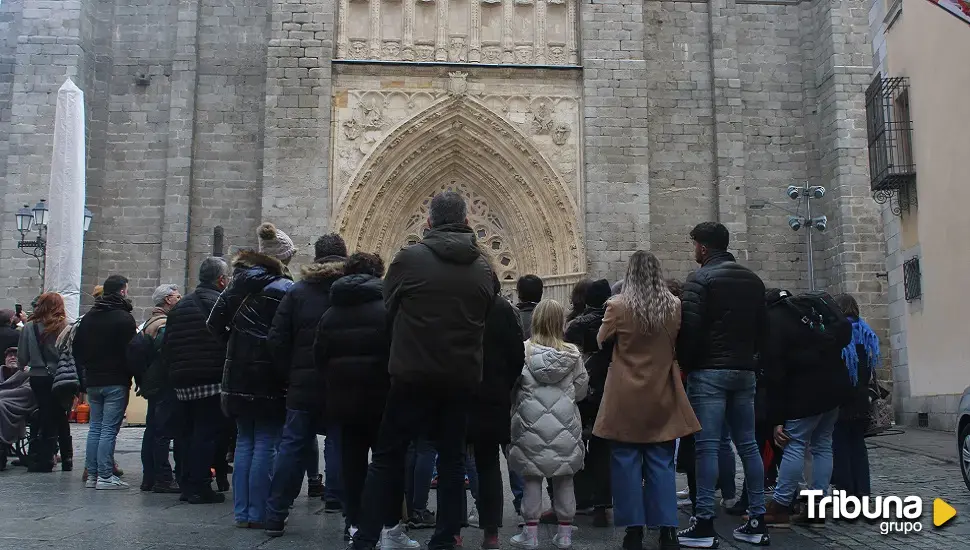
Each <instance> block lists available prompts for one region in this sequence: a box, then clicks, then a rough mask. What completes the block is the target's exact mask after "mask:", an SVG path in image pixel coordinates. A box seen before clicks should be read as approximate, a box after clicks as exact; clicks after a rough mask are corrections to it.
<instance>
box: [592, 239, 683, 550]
mask: <svg viewBox="0 0 970 550" xmlns="http://www.w3.org/2000/svg"><path fill="white" fill-rule="evenodd" d="M679 330H680V300H678V299H677V298H676V297H674V295H673V294H672V293H671V292H670V289H669V288H668V287H667V283H666V282H665V281H664V278H663V270H662V269H661V267H660V261H659V260H658V259H657V257H656V256H654V255H653V254H651V253H649V252H645V251H643V250H640V251H637V252H635V253H634V254H633V256H631V257H630V263H629V265H628V266H627V271H626V278H624V279H623V289H622V290H621V292H620V293H619V294H618V295H616V296H614V297H613V298H611V299H610V301H609V302H607V305H606V314H605V315H604V317H603V324H602V326H601V327H600V331H599V335H598V337H597V339H598V340H599V342H600V343H601V345H602V344H603V343H606V342H608V341H614V342H615V344H614V347H613V362H612V363H611V365H610V369H609V372H608V373H607V375H606V386H605V389H604V391H603V400H602V403H601V404H600V410H599V414H598V415H597V417H596V424H595V426H594V427H593V434H594V435H596V436H597V437H601V438H603V439H607V440H609V441H610V442H611V446H612V460H611V462H610V477H611V482H612V483H611V485H612V490H613V522H614V524H615V525H616V526H617V527H626V536H625V537H624V539H623V548H624V550H634V549H635V550H639V549H640V548H642V547H643V530H644V528H649V529H659V530H660V548H661V549H663V550H668V549H669V550H673V549H675V548H679V547H680V543H679V541H678V538H677V485H676V473H675V471H674V441H675V440H676V439H677V438H678V437H684V436H686V435H689V434H692V433H694V432H696V431H698V430H700V424H699V423H698V422H697V418H696V417H695V416H694V411H693V409H692V408H691V406H690V402H688V400H687V393H686V392H685V391H684V384H683V382H682V381H681V377H680V367H678V365H677V362H676V360H677V358H676V342H677V333H678V332H679ZM641 487H642V488H641Z"/></svg>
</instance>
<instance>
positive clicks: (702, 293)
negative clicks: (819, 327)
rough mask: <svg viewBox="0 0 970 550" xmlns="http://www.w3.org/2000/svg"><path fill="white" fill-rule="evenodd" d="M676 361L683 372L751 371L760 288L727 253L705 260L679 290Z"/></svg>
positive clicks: (760, 323) (760, 324) (759, 331)
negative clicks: (679, 315)
mask: <svg viewBox="0 0 970 550" xmlns="http://www.w3.org/2000/svg"><path fill="white" fill-rule="evenodd" d="M681 303H682V304H683V306H682V307H683V320H682V322H681V327H680V334H679V335H678V337H677V358H678V360H679V362H680V366H681V368H682V369H683V370H684V371H685V372H690V371H694V370H701V369H730V370H747V371H754V370H756V367H757V364H756V359H755V355H756V354H757V353H758V351H759V349H760V346H761V344H762V341H763V337H764V331H765V318H766V312H765V285H764V283H762V282H761V279H760V278H759V277H758V276H757V275H755V274H754V272H753V271H751V270H750V269H748V268H746V267H744V266H742V265H741V264H739V263H737V262H736V261H735V260H734V256H732V255H731V254H730V253H728V252H717V253H715V254H713V255H711V256H710V257H709V258H708V259H707V261H706V262H705V263H704V265H703V266H702V267H701V268H700V269H698V270H697V271H695V272H694V274H693V275H691V276H690V277H688V279H687V282H686V283H685V284H684V294H683V297H682V298H681Z"/></svg>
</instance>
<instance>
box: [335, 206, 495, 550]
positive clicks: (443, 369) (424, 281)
mask: <svg viewBox="0 0 970 550" xmlns="http://www.w3.org/2000/svg"><path fill="white" fill-rule="evenodd" d="M429 210H430V212H429V219H428V226H429V227H430V230H429V231H428V232H427V234H426V235H425V237H424V239H423V240H422V241H421V242H420V243H418V244H416V245H414V246H409V247H407V248H405V249H404V250H402V251H400V252H398V254H397V256H395V258H394V261H393V262H392V263H391V267H390V268H389V269H388V270H387V278H386V280H385V282H384V303H385V304H386V305H387V315H388V319H389V322H390V324H391V327H392V329H391V331H392V332H391V355H390V359H389V361H388V370H389V372H390V374H391V389H390V392H388V397H387V405H386V407H387V410H386V411H385V413H384V418H383V420H382V423H381V430H380V439H379V441H378V442H377V447H376V448H375V449H374V453H373V461H372V462H371V465H370V469H369V471H368V475H367V483H366V488H365V490H364V502H363V510H364V513H363V515H362V517H361V521H360V530H359V531H358V532H357V535H356V536H355V537H354V547H355V548H356V549H357V550H373V548H375V547H376V546H377V544H378V542H380V541H381V540H383V543H382V544H381V546H382V547H383V548H389V547H394V545H397V547H407V548H413V547H414V546H413V545H412V544H411V543H410V539H407V535H406V534H404V532H403V529H402V528H401V526H390V525H387V524H386V523H385V524H384V525H383V527H385V529H384V531H383V533H382V532H381V527H382V523H383V522H385V521H386V520H387V518H386V517H385V515H386V514H385V513H384V512H385V511H386V510H388V508H389V507H390V506H394V505H396V504H397V503H399V502H401V501H402V500H403V499H404V494H403V493H404V491H403V488H404V483H403V478H404V469H403V468H402V467H401V466H402V465H403V464H404V462H405V455H406V453H407V447H408V444H409V443H410V442H411V441H412V440H413V439H416V438H419V437H430V438H431V439H433V440H434V441H435V448H436V450H437V451H438V461H439V466H438V492H437V493H438V495H437V496H438V517H437V525H436V526H435V533H434V535H433V536H432V537H431V541H430V543H429V544H428V547H429V548H434V549H444V548H454V545H455V537H457V536H458V535H459V533H460V531H461V524H462V521H463V520H464V518H462V517H461V508H462V506H461V500H462V499H463V498H465V490H464V482H463V478H464V475H463V472H464V461H463V456H464V450H465V449H464V443H465V431H466V429H467V426H466V422H467V416H468V404H469V396H470V394H471V392H472V391H474V390H475V388H476V387H478V384H479V383H480V382H481V380H482V339H483V337H484V334H485V319H486V318H487V317H488V313H489V311H490V310H491V308H492V304H493V300H494V298H495V288H494V286H493V285H492V269H491V268H490V267H489V265H488V261H487V260H486V259H485V257H484V256H483V255H482V251H481V249H480V248H479V247H478V242H477V240H476V238H475V232H474V230H472V228H471V227H469V226H468V217H467V212H468V210H467V206H466V204H465V200H464V198H463V197H462V196H461V195H460V194H459V193H457V192H454V191H445V192H442V193H439V194H437V195H435V197H434V198H433V199H432V200H431V205H430V208H429ZM405 539H407V540H405Z"/></svg>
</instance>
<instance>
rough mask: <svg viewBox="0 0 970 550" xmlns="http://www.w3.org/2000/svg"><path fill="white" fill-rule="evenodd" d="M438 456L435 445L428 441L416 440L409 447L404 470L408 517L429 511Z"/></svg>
mask: <svg viewBox="0 0 970 550" xmlns="http://www.w3.org/2000/svg"><path fill="white" fill-rule="evenodd" d="M437 455H438V453H437V452H435V450H434V445H433V444H432V443H431V442H430V441H428V440H427V439H423V438H422V439H415V440H414V441H412V442H411V443H410V444H409V445H408V452H407V458H406V460H405V469H404V472H405V473H404V497H405V498H404V501H405V504H406V507H407V513H408V515H411V514H413V513H415V512H419V511H423V510H427V509H428V497H429V495H430V494H431V478H432V477H433V476H434V470H435V462H436V460H437Z"/></svg>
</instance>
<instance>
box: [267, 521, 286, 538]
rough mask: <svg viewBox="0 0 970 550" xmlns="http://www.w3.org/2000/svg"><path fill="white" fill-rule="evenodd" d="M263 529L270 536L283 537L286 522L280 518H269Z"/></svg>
mask: <svg viewBox="0 0 970 550" xmlns="http://www.w3.org/2000/svg"><path fill="white" fill-rule="evenodd" d="M263 526H264V527H263V530H264V531H265V533H266V534H267V535H268V536H270V537H282V536H283V531H284V530H285V529H286V523H284V522H283V520H280V519H268V520H266V522H265V523H263Z"/></svg>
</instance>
